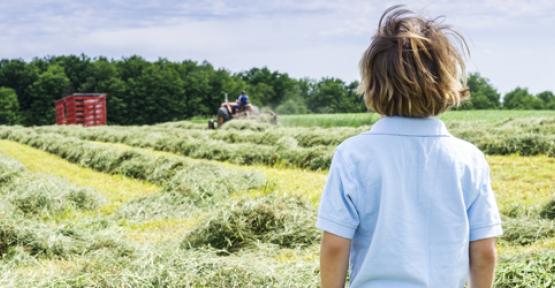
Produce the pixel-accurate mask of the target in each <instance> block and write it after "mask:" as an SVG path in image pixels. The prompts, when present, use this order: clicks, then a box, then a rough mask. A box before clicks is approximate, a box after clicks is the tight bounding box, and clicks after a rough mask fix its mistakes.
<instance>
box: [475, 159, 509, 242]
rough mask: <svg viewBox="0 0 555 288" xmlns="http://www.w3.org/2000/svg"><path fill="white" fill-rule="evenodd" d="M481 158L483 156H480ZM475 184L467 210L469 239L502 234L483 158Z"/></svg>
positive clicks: (487, 170)
mask: <svg viewBox="0 0 555 288" xmlns="http://www.w3.org/2000/svg"><path fill="white" fill-rule="evenodd" d="M482 158H483V157H482ZM481 166H482V167H480V169H479V171H480V172H478V174H479V175H477V177H476V181H477V183H476V184H475V187H476V188H477V189H478V191H477V193H476V195H477V196H476V197H475V199H474V201H473V202H472V204H471V205H470V207H469V208H468V210H467V214H468V222H469V224H470V241H476V240H480V239H486V238H491V237H497V236H500V235H502V234H503V229H502V228H501V218H500V216H499V209H498V208H497V203H496V201H495V194H494V192H493V189H492V188H491V179H490V169H489V166H488V164H487V162H486V160H485V158H483V161H482V164H481Z"/></svg>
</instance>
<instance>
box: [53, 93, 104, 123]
mask: <svg viewBox="0 0 555 288" xmlns="http://www.w3.org/2000/svg"><path fill="white" fill-rule="evenodd" d="M56 124H58V125H69V124H81V125H83V126H96V125H106V94H102V93H73V94H72V95H69V96H66V97H64V98H62V99H60V100H57V101H56Z"/></svg>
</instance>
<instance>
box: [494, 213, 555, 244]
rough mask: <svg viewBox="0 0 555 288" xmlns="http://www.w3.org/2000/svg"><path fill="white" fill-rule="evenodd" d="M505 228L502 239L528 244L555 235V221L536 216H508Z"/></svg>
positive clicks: (504, 224) (513, 242)
mask: <svg viewBox="0 0 555 288" xmlns="http://www.w3.org/2000/svg"><path fill="white" fill-rule="evenodd" d="M503 230H504V231H503V236H502V237H501V241H503V242H508V243H511V244H516V245H528V244H532V243H534V242H536V241H538V240H541V239H547V238H551V237H555V222H554V221H553V220H544V219H534V218H508V219H505V220H504V221H503Z"/></svg>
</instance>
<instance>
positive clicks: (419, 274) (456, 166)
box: [317, 117, 502, 288]
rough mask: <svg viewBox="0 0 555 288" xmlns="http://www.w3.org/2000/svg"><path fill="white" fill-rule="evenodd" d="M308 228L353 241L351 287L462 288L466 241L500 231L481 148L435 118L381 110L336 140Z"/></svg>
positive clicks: (465, 271)
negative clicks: (366, 126)
mask: <svg viewBox="0 0 555 288" xmlns="http://www.w3.org/2000/svg"><path fill="white" fill-rule="evenodd" d="M317 227H318V228H320V229H322V230H324V231H327V232H329V233H332V234H335V235H338V236H341V237H344V238H348V239H352V242H351V254H350V261H349V262H350V279H351V280H350V283H351V284H350V287H368V288H370V287H379V288H388V287H391V288H405V287H406V288H408V287H411V288H412V287H431V288H457V287H460V288H463V287H464V284H465V282H466V281H467V278H468V272H469V261H468V254H469V250H468V249H469V242H470V241H473V240H479V239H484V238H490V237H495V236H499V235H501V234H502V229H501V221H500V218H499V211H498V208H497V204H496V202H495V196H494V192H493V191H492V189H491V183H490V175H489V167H488V164H487V162H486V160H485V158H484V155H483V153H482V152H480V150H478V149H477V148H476V147H475V146H474V145H472V144H470V143H468V142H466V141H463V140H460V139H458V138H455V137H453V136H452V135H450V134H449V132H448V131H447V129H446V127H445V125H444V124H443V122H441V120H439V119H437V118H435V117H429V118H404V117H383V118H381V119H380V120H379V121H378V122H376V123H375V124H374V125H373V126H372V129H371V130H370V131H368V132H363V133H361V134H359V135H357V136H354V137H351V138H349V139H347V140H345V141H344V142H343V143H341V144H340V145H339V146H338V147H337V149H336V152H335V154H334V157H333V160H332V164H331V167H330V170H329V175H328V180H327V183H326V186H325V188H324V192H323V195H322V198H321V202H320V209H319V213H318V222H317Z"/></svg>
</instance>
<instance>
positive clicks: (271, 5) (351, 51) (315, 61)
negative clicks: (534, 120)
mask: <svg viewBox="0 0 555 288" xmlns="http://www.w3.org/2000/svg"><path fill="white" fill-rule="evenodd" d="M394 4H405V5H406V6H407V7H408V8H410V9H412V10H414V11H415V12H417V13H418V14H420V15H423V16H425V17H430V18H435V17H437V16H440V15H443V16H445V19H444V23H446V24H450V25H452V26H453V28H454V29H455V30H457V31H459V32H460V33H461V34H463V36H464V37H465V39H466V40H467V42H468V44H469V48H470V56H469V57H468V58H467V66H468V70H469V71H472V72H479V73H480V74H481V75H482V76H485V77H486V78H488V79H489V80H490V82H491V83H492V84H493V85H494V86H495V87H496V88H497V89H498V90H499V91H500V92H502V93H505V92H508V91H510V90H511V89H513V88H515V87H517V86H520V87H527V88H529V90H530V91H531V92H533V93H537V92H541V91H544V90H552V91H555V53H554V52H555V1H552V0H482V1H477V0H468V1H442V0H437V1H431V0H414V1H404V2H399V1H387V0H386V1H377V0H335V1H325V0H261V1H257V0H250V1H247V0H214V1H206V0H182V1H176V0H174V1H172V0H168V1H125V0H118V1H105V0H100V1H93V0H89V1H70V0H58V1H54V0H18V1H13V0H0V11H1V12H0V29H1V31H2V33H0V58H23V59H26V60H30V59H32V58H33V57H44V56H48V55H62V54H81V53H85V54H86V55H88V56H91V57H96V56H107V57H110V58H115V59H119V58H121V57H128V56H131V55H134V54H137V55H140V56H143V57H144V58H146V59H148V60H156V59H158V58H166V59H169V60H173V61H182V60H186V59H192V60H197V61H203V60H207V61H208V62H210V63H211V64H213V65H214V66H216V67H222V68H225V69H228V70H230V71H232V72H240V71H243V70H247V69H250V68H252V67H262V66H267V67H268V68H270V69H272V70H279V71H280V72H286V73H288V74H289V75H291V76H293V77H296V78H302V77H309V78H314V79H320V78H321V77H336V78H340V79H343V80H344V81H349V82H350V81H353V80H358V79H360V76H359V71H358V61H359V60H360V57H361V55H362V53H363V51H364V50H365V49H366V48H367V47H368V45H369V43H370V41H371V37H372V35H373V34H374V33H375V31H376V29H377V24H378V20H379V17H380V15H381V14H382V12H383V11H384V10H385V9H386V8H387V7H389V6H391V5H394Z"/></svg>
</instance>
